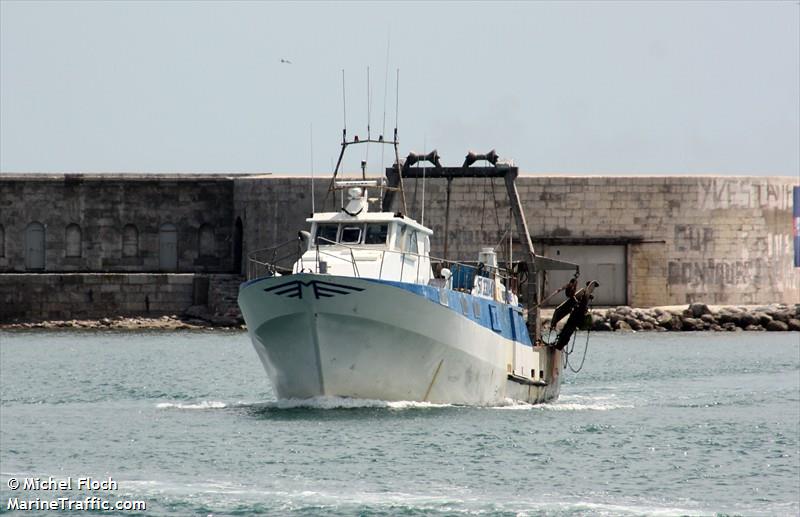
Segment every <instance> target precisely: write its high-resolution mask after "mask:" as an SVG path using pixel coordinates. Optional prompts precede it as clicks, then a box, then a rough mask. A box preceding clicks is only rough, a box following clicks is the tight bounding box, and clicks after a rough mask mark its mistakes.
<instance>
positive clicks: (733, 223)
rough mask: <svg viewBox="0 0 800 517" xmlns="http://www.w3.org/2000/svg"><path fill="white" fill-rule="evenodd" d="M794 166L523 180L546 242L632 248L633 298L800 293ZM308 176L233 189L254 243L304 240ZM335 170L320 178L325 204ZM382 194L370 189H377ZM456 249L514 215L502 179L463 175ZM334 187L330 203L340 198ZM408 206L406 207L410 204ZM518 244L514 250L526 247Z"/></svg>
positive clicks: (412, 209) (540, 240)
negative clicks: (769, 171)
mask: <svg viewBox="0 0 800 517" xmlns="http://www.w3.org/2000/svg"><path fill="white" fill-rule="evenodd" d="M795 184H797V181H796V180H793V179H792V178H788V177H736V178H732V177H710V176H709V177H683V176H678V177H658V176H652V177H651V176H641V177H586V176H581V177H570V176H534V175H521V176H520V177H519V178H518V180H517V186H518V190H519V193H520V197H521V199H522V203H523V206H524V209H525V212H526V215H527V220H528V224H529V228H530V231H531V234H532V237H533V240H534V244H535V246H536V248H537V249H542V248H543V245H545V244H546V245H554V244H582V245H592V244H621V245H625V246H626V248H627V257H628V261H627V265H626V268H627V278H628V286H627V291H628V304H630V305H635V306H654V305H671V304H684V303H692V302H695V301H702V302H706V303H713V304H758V303H774V302H783V303H796V302H797V301H798V300H800V270H799V269H796V268H794V267H793V265H792V215H791V211H792V206H791V203H792V186H793V185H795ZM309 185H310V179H309V178H299V177H292V178H276V177H272V178H270V177H261V178H239V179H237V180H236V186H235V194H234V198H235V200H236V210H237V214H239V215H240V216H241V218H242V220H243V221H244V228H245V229H244V234H245V238H244V241H245V248H246V250H254V249H258V248H263V247H267V246H271V245H274V244H276V243H279V242H284V241H287V240H290V239H294V238H295V237H296V235H297V230H298V229H305V228H307V223H305V218H306V217H308V215H309V213H310V212H311V200H310V189H309ZM327 185H328V179H327V178H318V179H316V181H315V198H316V202H317V208H318V210H319V209H320V207H321V206H322V205H321V200H322V199H324V197H325V192H326V190H327ZM405 188H406V200H407V208H408V212H409V214H410V215H411V216H412V217H414V218H415V219H417V220H421V219H422V198H423V195H422V180H406V181H405ZM373 194H374V195H376V196H377V193H371V195H373ZM450 203H451V205H450V229H449V234H448V238H447V240H448V254H447V258H448V259H450V260H467V261H474V260H476V259H477V250H478V249H479V248H480V247H481V246H486V245H490V246H493V245H496V244H497V243H498V242H500V239H501V237H502V236H503V234H504V232H505V231H506V229H507V228H508V226H509V221H510V217H511V215H510V210H509V204H508V198H507V195H506V190H505V186H504V183H503V181H502V180H500V179H495V180H490V179H475V180H472V179H471V180H454V181H453V183H452V188H451V201H450ZM338 206H339V204H338V201H336V202H332V200H331V199H330V198H329V199H328V203H327V205H326V208H327V209H329V210H331V209H338ZM399 208H400V207H399V205H397V206H396V209H399ZM445 208H446V180H430V179H428V180H426V181H425V216H424V222H425V224H426V226H429V227H430V228H432V229H433V230H434V239H433V240H432V246H433V250H432V254H433V255H435V256H439V257H442V256H443V255H444V233H443V232H444V220H445ZM521 252H522V249H521V248H520V247H519V244H518V243H517V244H516V245H515V250H514V253H515V255H516V256H517V257H519V256H521V255H520V254H521Z"/></svg>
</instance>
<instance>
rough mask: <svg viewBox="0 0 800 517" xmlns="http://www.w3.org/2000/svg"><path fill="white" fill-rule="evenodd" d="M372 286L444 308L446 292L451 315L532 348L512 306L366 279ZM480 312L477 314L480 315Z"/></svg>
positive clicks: (521, 319)
mask: <svg viewBox="0 0 800 517" xmlns="http://www.w3.org/2000/svg"><path fill="white" fill-rule="evenodd" d="M362 280H366V281H368V282H374V283H376V284H383V285H390V286H392V287H397V288H399V289H403V290H404V291H408V292H410V293H414V294H416V295H418V296H422V297H423V298H427V299H428V300H429V301H431V302H433V303H435V304H437V305H442V306H444V305H445V304H444V303H442V302H443V301H445V300H444V299H442V300H441V301H440V297H439V294H440V292H442V298H444V296H445V295H446V296H447V298H446V302H447V305H446V306H447V308H448V309H450V310H451V311H454V312H457V313H459V314H461V315H462V316H464V317H465V318H468V319H470V320H472V321H474V322H475V323H477V324H479V325H480V326H482V327H486V328H487V329H489V330H491V331H493V332H495V333H497V334H500V335H502V336H503V337H504V338H506V339H510V340H513V341H517V342H519V343H521V344H523V345H527V346H532V345H531V337H530V334H528V327H527V326H526V325H525V320H524V319H523V318H522V310H521V309H519V308H517V307H513V306H511V305H508V304H505V303H500V302H495V301H493V300H487V299H486V298H480V297H477V296H473V295H471V294H468V293H461V292H458V291H453V290H450V289H447V290H444V291H442V290H440V289H439V288H437V287H432V286H429V285H420V284H410V283H406V282H395V281H392V280H378V279H375V278H362ZM476 309H477V311H476Z"/></svg>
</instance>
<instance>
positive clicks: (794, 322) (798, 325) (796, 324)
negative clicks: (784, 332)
mask: <svg viewBox="0 0 800 517" xmlns="http://www.w3.org/2000/svg"><path fill="white" fill-rule="evenodd" d="M786 325H787V326H788V327H789V330H800V320H799V319H797V318H790V319H789V321H788V322H786Z"/></svg>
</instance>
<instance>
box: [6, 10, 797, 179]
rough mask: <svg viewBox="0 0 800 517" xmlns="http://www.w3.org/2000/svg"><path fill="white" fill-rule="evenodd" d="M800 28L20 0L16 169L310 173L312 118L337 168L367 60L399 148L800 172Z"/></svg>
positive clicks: (554, 162)
mask: <svg viewBox="0 0 800 517" xmlns="http://www.w3.org/2000/svg"><path fill="white" fill-rule="evenodd" d="M799 27H800V3H798V2H797V1H792V2H753V3H748V2H736V3H725V2H708V3H704V2H669V3H667V2H665V3H655V2H642V3H633V2H586V3H583V2H568V3H534V2H514V3H491V4H490V3H480V2H470V3H466V2H464V3H462V2H441V3H422V2H420V3H410V2H404V3H384V2H380V3H378V2H354V3H344V4H338V3H333V2H331V3H314V2H304V3H274V2H240V3H217V2H189V1H182V2H174V3H165V2H131V3H125V2H81V3H74V2H53V3H49V2H10V1H2V3H0V30H1V32H0V170H1V171H3V172H26V171H38V172H125V171H127V172H181V171H186V172H274V173H297V174H300V173H308V171H309V169H310V164H311V153H310V151H309V147H310V140H311V131H310V126H311V125H312V124H313V148H314V153H313V155H314V156H313V159H314V166H315V170H316V172H317V174H327V173H328V172H329V171H330V169H331V162H332V161H333V160H334V158H335V156H336V155H337V153H338V150H339V141H340V139H341V128H342V77H341V70H342V69H345V71H346V81H347V88H346V91H347V126H348V133H349V134H350V135H352V134H358V135H360V136H364V135H365V134H366V124H367V97H366V84H367V80H366V68H367V66H370V67H371V72H370V73H371V77H372V90H373V102H372V110H371V111H372V127H373V134H376V133H380V132H381V128H382V126H383V120H384V91H385V82H384V78H385V77H386V70H387V62H388V70H389V74H388V75H389V88H388V90H389V93H388V97H387V98H386V106H387V109H386V128H387V129H386V133H387V135H390V134H391V129H390V128H392V127H394V119H395V109H394V106H395V93H394V90H395V86H394V85H395V69H397V68H399V69H400V103H399V104H400V115H399V132H400V141H401V145H400V151H401V155H405V154H406V153H407V152H408V151H410V150H418V151H422V150H423V149H427V150H430V149H432V148H434V147H435V148H438V150H439V152H440V154H441V155H442V159H443V162H444V163H445V164H452V165H454V164H460V163H461V162H462V160H463V156H464V154H465V153H466V151H467V150H469V149H474V150H477V151H488V150H489V149H491V148H493V147H494V148H496V149H497V152H498V153H499V154H500V155H501V156H502V157H506V158H513V159H514V160H515V162H516V163H517V165H519V166H520V168H521V170H523V171H525V172H540V173H561V174H755V175H786V176H797V175H798V173H799V171H800V29H799ZM387 44H388V61H387ZM282 58H285V59H288V60H291V61H292V64H282V63H281V62H280V60H281V59H282ZM369 153H370V154H369V159H370V169H371V170H372V171H373V172H378V171H379V170H380V167H381V163H380V161H381V152H380V149H379V148H371V149H370V150H369ZM358 158H360V156H355V157H354V158H353V161H352V162H351V163H352V164H355V163H356V161H357V159H358ZM384 162H385V163H386V164H388V162H389V156H388V153H387V154H386V155H385V156H384ZM350 168H351V169H352V168H353V167H350Z"/></svg>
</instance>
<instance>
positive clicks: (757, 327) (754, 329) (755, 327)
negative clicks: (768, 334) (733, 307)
mask: <svg viewBox="0 0 800 517" xmlns="http://www.w3.org/2000/svg"><path fill="white" fill-rule="evenodd" d="M744 329H745V330H746V331H748V332H757V331H760V330H764V327H762V326H761V325H748V326H746V327H745V328H744Z"/></svg>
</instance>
